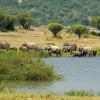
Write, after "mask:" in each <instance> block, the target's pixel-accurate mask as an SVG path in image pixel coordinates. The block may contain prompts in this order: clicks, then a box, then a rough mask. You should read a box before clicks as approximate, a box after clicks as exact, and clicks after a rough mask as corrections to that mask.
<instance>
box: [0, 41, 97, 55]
mask: <svg viewBox="0 0 100 100" xmlns="http://www.w3.org/2000/svg"><path fill="white" fill-rule="evenodd" d="M0 50H6V51H9V50H12V51H17V50H19V51H23V52H24V51H26V52H27V51H30V50H32V51H41V52H42V51H43V52H44V51H46V52H48V54H49V56H52V54H55V55H56V56H62V54H63V53H69V54H70V55H72V56H73V57H82V56H91V57H92V56H96V54H97V51H96V50H94V49H92V48H91V47H87V46H86V47H83V46H80V47H78V46H77V44H71V43H64V44H63V47H62V48H61V47H60V46H56V45H54V44H46V45H45V46H43V47H40V46H38V45H37V44H36V43H26V42H24V43H22V44H21V46H20V47H19V48H16V47H11V46H10V43H9V42H0Z"/></svg>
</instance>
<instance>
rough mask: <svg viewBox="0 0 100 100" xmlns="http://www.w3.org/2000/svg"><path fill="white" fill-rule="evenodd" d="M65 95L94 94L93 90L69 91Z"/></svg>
mask: <svg viewBox="0 0 100 100" xmlns="http://www.w3.org/2000/svg"><path fill="white" fill-rule="evenodd" d="M66 95H68V96H94V93H93V91H87V92H86V91H73V90H72V91H70V92H67V93H66Z"/></svg>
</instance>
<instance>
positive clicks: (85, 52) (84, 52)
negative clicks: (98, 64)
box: [79, 46, 97, 57]
mask: <svg viewBox="0 0 100 100" xmlns="http://www.w3.org/2000/svg"><path fill="white" fill-rule="evenodd" d="M79 51H80V52H81V53H82V55H83V56H89V57H92V56H96V54H97V51H96V50H94V49H92V48H91V47H82V46H81V47H79Z"/></svg>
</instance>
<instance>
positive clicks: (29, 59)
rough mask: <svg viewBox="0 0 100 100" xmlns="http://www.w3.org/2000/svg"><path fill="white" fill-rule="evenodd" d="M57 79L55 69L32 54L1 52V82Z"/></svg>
mask: <svg viewBox="0 0 100 100" xmlns="http://www.w3.org/2000/svg"><path fill="white" fill-rule="evenodd" d="M55 78H57V76H56V74H55V72H54V69H53V67H51V66H48V65H46V64H45V63H44V62H43V61H41V60H40V59H36V58H34V53H32V52H14V51H9V52H4V51H1V52H0V80H1V81H2V80H52V79H55Z"/></svg>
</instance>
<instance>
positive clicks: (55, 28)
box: [48, 23, 63, 37]
mask: <svg viewBox="0 0 100 100" xmlns="http://www.w3.org/2000/svg"><path fill="white" fill-rule="evenodd" d="M48 28H49V30H50V31H51V32H52V34H53V35H54V37H57V34H58V32H60V31H61V30H62V29H63V25H61V24H58V23H51V24H49V25H48Z"/></svg>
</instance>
